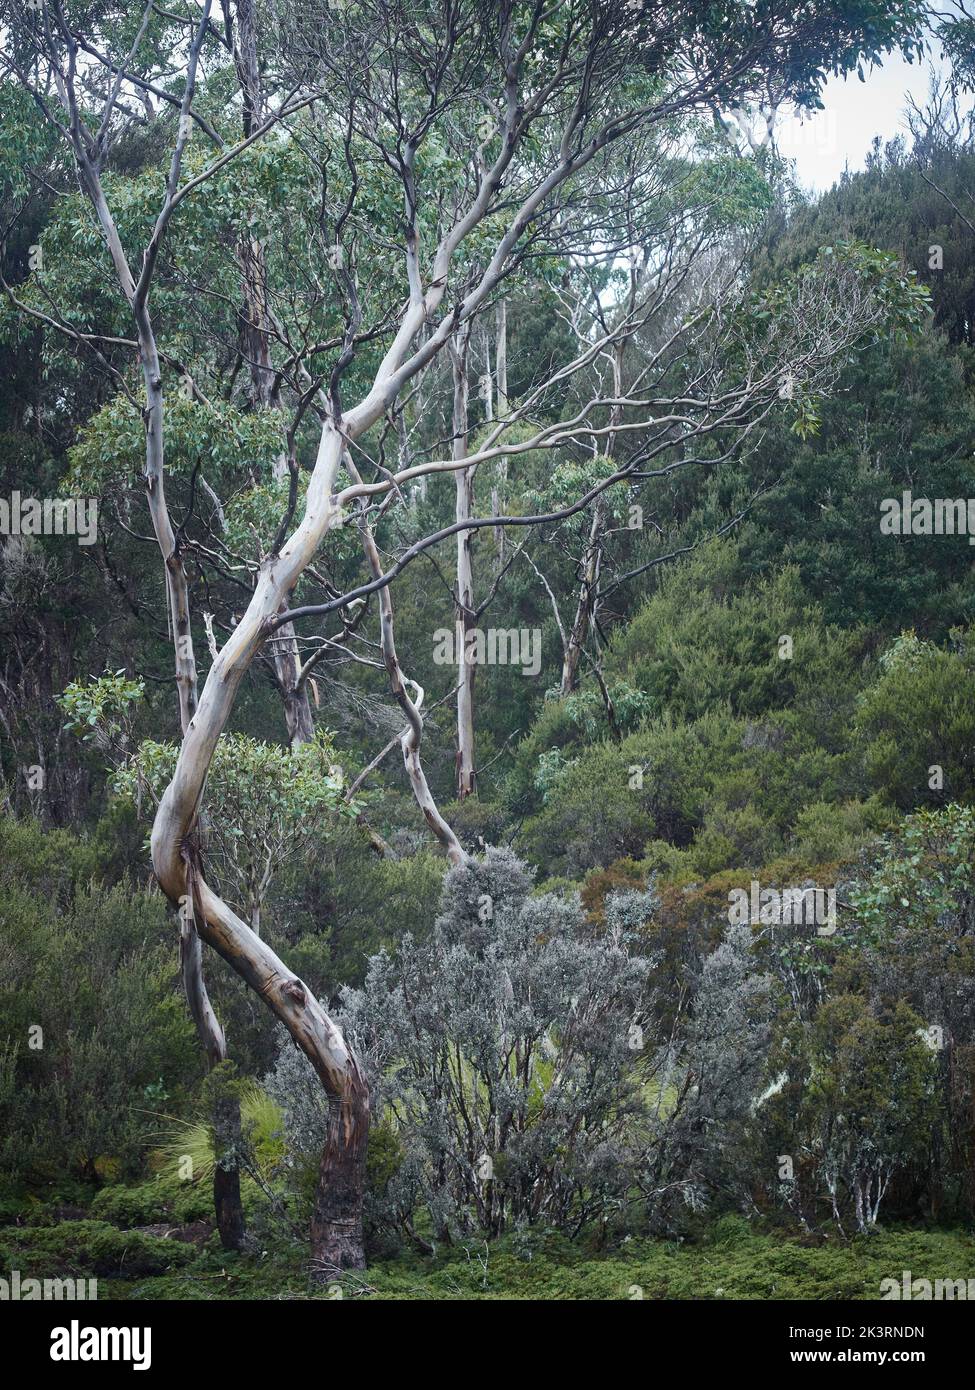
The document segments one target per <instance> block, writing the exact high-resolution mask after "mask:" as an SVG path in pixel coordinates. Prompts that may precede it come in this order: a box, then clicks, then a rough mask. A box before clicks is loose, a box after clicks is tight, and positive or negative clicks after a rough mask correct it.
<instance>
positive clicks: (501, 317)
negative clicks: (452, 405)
mask: <svg viewBox="0 0 975 1390" xmlns="http://www.w3.org/2000/svg"><path fill="white" fill-rule="evenodd" d="M494 362H495V371H496V372H497V377H498V391H497V397H498V419H499V420H503V419H504V417H505V416H506V415H507V413H508V301H507V300H506V299H505V298H504V297H503V296H502V298H501V299H499V300H498V307H497V310H496V311H495V347H494ZM507 487H508V460H507V459H506V458H505V457H504V456H503V455H502V457H501V458H499V459H498V462H497V466H496V481H495V484H494V487H492V489H491V508H492V510H493V512H494V515H495V516H500V515H501V509H502V507H503V506H504V501H505V493H506V491H507ZM494 543H495V546H496V547H497V551H498V563H499V564H502V565H503V564H504V527H503V526H497V527H495V530H494Z"/></svg>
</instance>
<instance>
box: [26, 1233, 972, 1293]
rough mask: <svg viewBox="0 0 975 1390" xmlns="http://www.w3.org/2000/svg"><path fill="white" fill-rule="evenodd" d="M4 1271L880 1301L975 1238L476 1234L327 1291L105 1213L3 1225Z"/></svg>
mask: <svg viewBox="0 0 975 1390" xmlns="http://www.w3.org/2000/svg"><path fill="white" fill-rule="evenodd" d="M0 1270H3V1271H4V1272H6V1271H12V1270H19V1271H20V1274H21V1279H26V1278H28V1277H34V1278H52V1277H58V1276H61V1277H64V1276H73V1277H74V1278H85V1277H92V1276H95V1277H97V1279H98V1298H99V1299H125V1300H157V1299H165V1300H214V1299H215V1300H239V1299H252V1300H270V1299H289V1300H290V1299H307V1298H339V1297H342V1298H374V1299H393V1300H456V1299H462V1300H471V1299H516V1300H545V1301H548V1300H552V1301H572V1300H580V1299H582V1300H593V1299H599V1300H603V1299H610V1300H612V1299H624V1300H625V1299H639V1298H643V1299H682V1300H689V1299H759V1300H761V1299H798V1300H829V1299H879V1298H880V1297H881V1293H882V1290H881V1281H882V1280H884V1279H895V1280H896V1281H897V1284H898V1287H900V1285H901V1282H902V1279H903V1272H904V1271H905V1270H906V1271H910V1277H911V1278H912V1279H929V1280H931V1281H934V1280H936V1279H965V1280H968V1279H975V1234H973V1233H972V1232H970V1231H966V1230H961V1229H928V1230H923V1229H914V1228H908V1227H904V1226H895V1227H891V1228H889V1229H883V1230H878V1231H876V1232H875V1233H873V1234H871V1235H869V1236H860V1237H857V1238H854V1239H852V1240H843V1239H842V1238H841V1237H840V1236H839V1235H838V1234H836V1233H833V1234H828V1235H826V1234H821V1235H819V1236H816V1237H805V1236H803V1237H796V1236H794V1235H793V1236H789V1235H785V1234H781V1233H778V1232H771V1233H768V1232H765V1233H763V1232H759V1231H757V1230H755V1229H754V1228H752V1227H751V1226H749V1225H748V1224H747V1223H746V1222H745V1221H744V1220H742V1219H741V1218H738V1217H725V1218H723V1219H722V1220H720V1221H718V1222H717V1223H716V1224H715V1225H714V1226H713V1227H711V1228H710V1229H709V1230H707V1231H706V1232H705V1233H704V1234H703V1235H702V1236H700V1237H699V1238H697V1239H696V1240H694V1242H693V1243H692V1242H690V1241H681V1242H679V1241H664V1240H651V1239H645V1238H636V1237H632V1238H630V1239H627V1240H624V1242H623V1243H622V1244H620V1245H617V1246H616V1248H615V1249H612V1250H608V1251H603V1252H597V1251H594V1250H593V1248H592V1245H591V1244H587V1243H585V1242H578V1243H573V1242H570V1241H568V1240H566V1239H565V1238H564V1237H560V1236H555V1235H548V1236H546V1235H530V1236H512V1237H505V1238H503V1239H502V1240H500V1241H497V1242H495V1243H493V1244H491V1245H486V1244H485V1243H484V1242H478V1241H476V1240H471V1241H470V1242H468V1243H467V1244H466V1245H464V1246H454V1247H450V1248H445V1249H444V1250H442V1251H441V1252H440V1253H438V1255H437V1256H436V1257H433V1258H425V1257H422V1256H419V1255H413V1254H405V1255H404V1254H401V1255H399V1256H397V1258H395V1259H390V1260H377V1261H376V1262H375V1263H373V1264H371V1265H370V1267H369V1269H368V1270H367V1271H366V1272H365V1273H364V1274H363V1275H361V1276H355V1277H352V1276H349V1277H347V1278H346V1279H345V1280H343V1282H342V1284H341V1285H332V1286H330V1287H328V1288H319V1289H317V1290H316V1289H314V1288H313V1286H312V1284H311V1283H310V1280H309V1271H308V1265H307V1262H306V1258H305V1255H304V1251H303V1249H302V1247H301V1246H300V1245H299V1244H298V1243H297V1242H293V1243H292V1242H286V1241H282V1240H281V1239H280V1238H279V1237H278V1238H272V1239H269V1240H268V1241H267V1243H266V1246H265V1248H262V1249H259V1250H258V1251H257V1252H256V1253H255V1254H253V1255H237V1254H232V1253H231V1254H228V1253H227V1252H224V1251H222V1250H221V1249H220V1248H219V1245H218V1244H217V1242H216V1238H215V1237H214V1236H213V1235H212V1233H211V1232H210V1231H209V1228H208V1227H207V1225H206V1224H205V1223H202V1222H198V1223H196V1224H195V1227H184V1228H172V1227H167V1225H166V1224H165V1223H160V1224H157V1225H155V1226H149V1227H141V1228H136V1229H129V1230H123V1229H121V1228H120V1227H118V1226H116V1225H113V1224H112V1223H110V1222H105V1221H92V1220H62V1221H59V1223H58V1224H57V1225H49V1226H40V1225H26V1226H24V1225H8V1226H5V1227H0Z"/></svg>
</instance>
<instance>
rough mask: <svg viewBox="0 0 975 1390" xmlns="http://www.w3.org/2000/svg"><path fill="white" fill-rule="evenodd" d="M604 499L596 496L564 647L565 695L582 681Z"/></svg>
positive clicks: (600, 550)
mask: <svg viewBox="0 0 975 1390" xmlns="http://www.w3.org/2000/svg"><path fill="white" fill-rule="evenodd" d="M603 525H604V521H603V498H602V496H600V497H599V498H597V500H596V503H595V505H594V507H593V509H592V520H591V521H590V523H589V536H588V539H587V541H586V548H585V551H584V552H583V556H582V577H581V580H580V584H579V598H578V601H577V603H576V613H575V617H574V619H573V620H572V626H571V628H570V629H569V632H568V635H567V640H566V644H565V650H564V652H563V655H562V685H561V693H562V695H563V696H565V695H571V694H572V692H573V690H575V688H576V686H577V685H578V684H579V663H580V660H581V657H582V650H583V647H584V646H585V643H586V638H587V637H588V635H589V625H590V623H591V621H592V615H593V608H594V605H595V601H596V591H597V589H598V586H599V571H600V566H601V563H602V554H603V547H602V533H603Z"/></svg>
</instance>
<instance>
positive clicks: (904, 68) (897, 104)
mask: <svg viewBox="0 0 975 1390" xmlns="http://www.w3.org/2000/svg"><path fill="white" fill-rule="evenodd" d="M929 70H930V69H929V63H928V62H927V61H925V62H921V63H914V64H910V63H908V62H906V61H905V60H904V59H903V58H902V57H901V56H900V54H897V53H892V54H890V55H889V56H888V57H887V58H886V59H885V61H884V64H883V67H878V68H874V69H873V70H872V71H871V70H869V69H867V70H865V71H864V78H865V81H863V82H861V81H860V79H859V78H858V77H857V75H856V73H853V74H852V75H851V76H849V77H846V78H838V77H834V78H830V80H829V82H828V83H827V85H826V88H825V90H824V92H823V104H824V106H825V110H823V111H819V112H816V113H815V114H814V115H812V116H808V117H807V118H806V119H805V121H803V122H800V121H799V120H798V118H797V117H786V118H784V119H783V120H782V122H781V125H779V126H778V127H777V130H776V142H777V144H778V147H779V150H780V152H781V153H782V154H783V155H785V156H787V157H788V158H794V159H795V161H796V172H797V174H798V177H799V182H800V183H801V184H802V185H803V187H805V188H809V189H814V190H815V191H816V192H822V191H823V190H824V189H827V188H829V187H830V185H831V184H833V183H835V182H836V180H837V179H838V178H839V177H840V175H841V174H842V172H843V169H844V167H845V166H846V165H849V167H850V170H851V171H855V170H857V169H862V168H863V164H864V160H865V158H866V156H867V154H868V152H869V150H870V143H871V141H872V140H873V137H874V136H875V135H881V136H882V137H883V138H884V139H885V140H889V139H891V137H892V136H894V135H898V134H905V135H906V134H907V125H906V122H905V120H904V110H905V108H906V106H907V93H908V92H910V93H911V94H912V95H913V96H914V99H915V100H916V101H918V102H919V103H920V104H923V102H924V99H925V97H926V96H927V91H928V80H929Z"/></svg>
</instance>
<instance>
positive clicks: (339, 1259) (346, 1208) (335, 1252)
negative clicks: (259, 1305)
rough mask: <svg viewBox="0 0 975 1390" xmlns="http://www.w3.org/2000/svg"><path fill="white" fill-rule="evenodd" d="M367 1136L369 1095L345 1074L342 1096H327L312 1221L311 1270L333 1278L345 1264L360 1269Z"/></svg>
mask: <svg viewBox="0 0 975 1390" xmlns="http://www.w3.org/2000/svg"><path fill="white" fill-rule="evenodd" d="M368 1138H369V1095H368V1092H367V1090H366V1088H365V1086H364V1084H363V1083H362V1082H361V1080H359V1079H357V1078H355V1077H354V1076H350V1077H349V1084H348V1086H347V1087H346V1091H345V1094H344V1095H342V1096H329V1102H328V1130H327V1132H326V1135H325V1146H324V1148H323V1149H322V1158H321V1164H320V1167H319V1172H318V1188H317V1191H316V1193H315V1209H314V1213H313V1215H312V1222H311V1253H312V1261H313V1265H314V1270H315V1275H316V1277H317V1278H319V1279H322V1280H329V1279H334V1278H335V1277H336V1276H337V1275H339V1274H341V1273H342V1271H343V1270H347V1269H365V1265H366V1254H365V1247H364V1244H363V1237H362V1200H363V1195H364V1192H365V1181H366V1146H367V1142H368Z"/></svg>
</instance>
